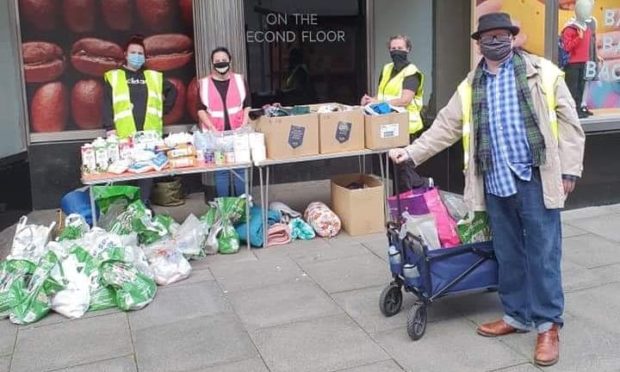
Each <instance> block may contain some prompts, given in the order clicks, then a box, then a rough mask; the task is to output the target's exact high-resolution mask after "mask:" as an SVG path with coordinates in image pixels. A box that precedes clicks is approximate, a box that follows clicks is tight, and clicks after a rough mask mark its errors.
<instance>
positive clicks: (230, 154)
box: [224, 141, 235, 164]
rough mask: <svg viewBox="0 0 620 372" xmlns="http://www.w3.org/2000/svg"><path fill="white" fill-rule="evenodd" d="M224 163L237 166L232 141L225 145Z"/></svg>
mask: <svg viewBox="0 0 620 372" xmlns="http://www.w3.org/2000/svg"><path fill="white" fill-rule="evenodd" d="M224 162H225V163H226V164H235V146H234V144H233V142H232V141H226V142H225V144H224Z"/></svg>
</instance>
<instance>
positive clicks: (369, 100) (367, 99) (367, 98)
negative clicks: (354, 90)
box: [361, 94, 375, 106]
mask: <svg viewBox="0 0 620 372" xmlns="http://www.w3.org/2000/svg"><path fill="white" fill-rule="evenodd" d="M374 100H375V99H374V98H372V97H371V96H369V95H368V94H364V97H362V102H361V104H362V106H366V105H367V104H369V103H373V102H374Z"/></svg>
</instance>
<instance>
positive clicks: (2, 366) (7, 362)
mask: <svg viewBox="0 0 620 372" xmlns="http://www.w3.org/2000/svg"><path fill="white" fill-rule="evenodd" d="M10 367H11V356H5V357H0V372H9V368H10Z"/></svg>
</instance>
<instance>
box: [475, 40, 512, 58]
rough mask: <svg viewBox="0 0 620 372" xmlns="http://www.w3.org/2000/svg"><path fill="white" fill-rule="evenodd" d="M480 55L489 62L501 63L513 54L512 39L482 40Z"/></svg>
mask: <svg viewBox="0 0 620 372" xmlns="http://www.w3.org/2000/svg"><path fill="white" fill-rule="evenodd" d="M480 53H482V55H483V56H484V58H486V59H488V60H491V61H495V62H501V61H503V60H505V59H506V58H507V57H508V56H509V55H510V53H512V38H508V37H504V38H492V39H491V40H480Z"/></svg>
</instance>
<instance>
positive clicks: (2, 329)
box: [0, 320, 19, 357]
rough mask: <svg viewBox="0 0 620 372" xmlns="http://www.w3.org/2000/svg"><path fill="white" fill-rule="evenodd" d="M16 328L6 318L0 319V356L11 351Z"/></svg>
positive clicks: (9, 353)
mask: <svg viewBox="0 0 620 372" xmlns="http://www.w3.org/2000/svg"><path fill="white" fill-rule="evenodd" d="M18 328H19V327H18V326H16V325H15V324H12V323H11V322H9V321H8V320H0V357H1V356H5V355H11V354H12V353H13V348H14V347H15V340H16V338H17V329H18Z"/></svg>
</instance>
